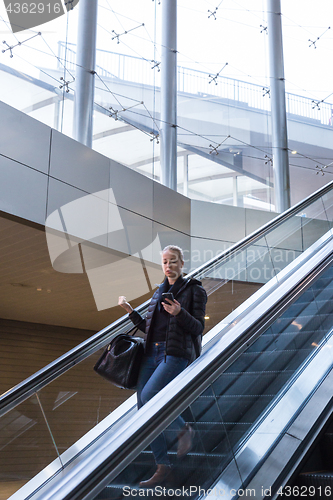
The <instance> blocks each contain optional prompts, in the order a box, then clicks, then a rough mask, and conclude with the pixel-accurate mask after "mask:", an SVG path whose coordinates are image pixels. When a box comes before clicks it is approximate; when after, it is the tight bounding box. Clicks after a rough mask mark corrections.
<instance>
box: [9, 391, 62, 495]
mask: <svg viewBox="0 0 333 500" xmlns="http://www.w3.org/2000/svg"><path fill="white" fill-rule="evenodd" d="M56 458H57V452H56V450H55V447H54V444H53V442H52V438H51V435H50V433H49V430H48V428H47V425H46V423H45V419H44V417H43V413H42V411H41V408H40V405H39V403H38V399H37V397H36V395H33V396H31V397H30V398H29V399H27V400H26V401H24V402H23V403H21V404H20V405H18V406H17V407H16V408H14V409H13V410H11V411H9V412H8V413H6V414H5V415H3V416H2V417H1V418H0V496H1V498H4V499H5V498H8V497H9V496H10V495H12V494H13V493H15V491H17V490H18V489H19V488H20V487H21V486H23V485H24V484H25V483H26V482H28V481H29V480H30V479H31V478H33V477H34V476H35V475H36V474H38V472H40V471H41V470H42V469H44V467H46V466H47V465H48V464H49V463H50V462H52V461H53V460H54V459H56ZM59 467H60V462H59Z"/></svg>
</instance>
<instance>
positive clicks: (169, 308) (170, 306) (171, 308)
mask: <svg viewBox="0 0 333 500" xmlns="http://www.w3.org/2000/svg"><path fill="white" fill-rule="evenodd" d="M162 306H163V307H164V309H165V310H166V312H168V313H169V314H171V315H172V316H177V314H179V313H180V310H181V308H182V307H181V305H180V303H179V302H178V301H177V300H176V299H175V300H174V301H173V302H172V300H169V299H165V302H162Z"/></svg>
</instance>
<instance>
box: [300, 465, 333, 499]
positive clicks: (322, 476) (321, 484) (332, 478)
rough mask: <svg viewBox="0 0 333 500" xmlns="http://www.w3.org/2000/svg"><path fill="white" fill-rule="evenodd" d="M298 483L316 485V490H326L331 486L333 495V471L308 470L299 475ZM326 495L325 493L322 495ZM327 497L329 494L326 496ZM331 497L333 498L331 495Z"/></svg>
mask: <svg viewBox="0 0 333 500" xmlns="http://www.w3.org/2000/svg"><path fill="white" fill-rule="evenodd" d="M297 482H298V484H299V485H302V486H303V485H304V486H307V487H309V486H314V487H315V489H316V491H317V492H318V491H322V492H323V491H324V489H325V488H331V492H332V496H333V472H329V471H322V472H306V473H303V474H300V475H299V477H298V481H297ZM322 496H323V497H325V495H324V493H323V495H322ZM326 498H327V496H326ZM329 498H332V497H331V496H329Z"/></svg>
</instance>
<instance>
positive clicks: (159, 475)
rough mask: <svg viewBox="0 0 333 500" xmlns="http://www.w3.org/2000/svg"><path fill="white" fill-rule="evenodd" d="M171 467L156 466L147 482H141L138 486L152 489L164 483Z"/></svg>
mask: <svg viewBox="0 0 333 500" xmlns="http://www.w3.org/2000/svg"><path fill="white" fill-rule="evenodd" d="M170 473H171V466H170V465H165V464H159V465H157V470H156V472H155V474H154V475H153V476H152V477H151V478H150V479H147V481H141V483H139V486H141V487H143V488H153V487H154V486H158V485H161V484H163V483H164V481H165V480H166V479H167V478H168V477H169V476H170Z"/></svg>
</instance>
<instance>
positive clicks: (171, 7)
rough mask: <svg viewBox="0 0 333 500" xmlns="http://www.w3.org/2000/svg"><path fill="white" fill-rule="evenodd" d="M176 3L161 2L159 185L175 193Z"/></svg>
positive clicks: (174, 0) (172, 0) (170, 1)
mask: <svg viewBox="0 0 333 500" xmlns="http://www.w3.org/2000/svg"><path fill="white" fill-rule="evenodd" d="M176 126H177V0H162V54H161V126H160V138H161V182H162V184H164V185H165V186H168V187H169V188H171V189H174V190H175V191H177V128H176Z"/></svg>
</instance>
